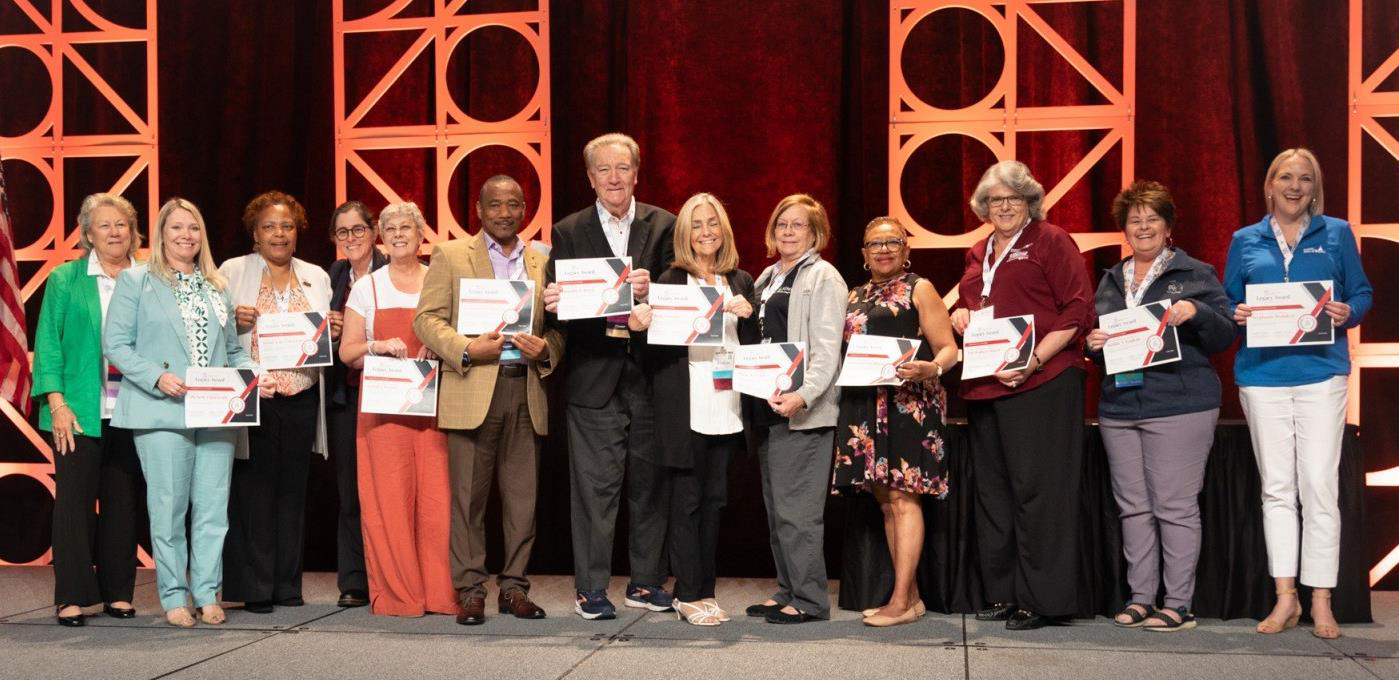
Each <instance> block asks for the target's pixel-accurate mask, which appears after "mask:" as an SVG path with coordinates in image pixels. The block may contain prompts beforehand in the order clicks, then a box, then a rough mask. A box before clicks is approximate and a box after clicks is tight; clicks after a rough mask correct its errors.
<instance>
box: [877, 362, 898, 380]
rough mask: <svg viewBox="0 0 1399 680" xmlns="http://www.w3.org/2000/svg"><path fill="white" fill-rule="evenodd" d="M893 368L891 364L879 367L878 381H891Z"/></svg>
mask: <svg viewBox="0 0 1399 680" xmlns="http://www.w3.org/2000/svg"><path fill="white" fill-rule="evenodd" d="M894 370H895V367H894V365H893V364H885V365H883V366H880V367H879V379H880V380H893V379H894Z"/></svg>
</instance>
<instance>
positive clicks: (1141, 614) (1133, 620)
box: [1112, 602, 1156, 628]
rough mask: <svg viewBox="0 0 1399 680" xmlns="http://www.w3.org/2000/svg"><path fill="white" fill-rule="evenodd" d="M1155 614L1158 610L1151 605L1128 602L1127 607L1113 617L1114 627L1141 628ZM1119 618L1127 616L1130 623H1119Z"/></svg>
mask: <svg viewBox="0 0 1399 680" xmlns="http://www.w3.org/2000/svg"><path fill="white" fill-rule="evenodd" d="M1137 607H1141V609H1137ZM1155 613H1156V608H1155V607H1153V606H1151V605H1149V604H1142V603H1140V602H1128V603H1127V606H1125V607H1123V608H1122V611H1120V612H1118V613H1117V615H1116V616H1113V617H1112V625H1114V626H1117V627H1119V628H1140V627H1141V625H1142V624H1143V623H1145V622H1146V620H1147V618H1148V617H1150V616H1151V615H1152V614H1155ZM1118 616H1126V617H1127V618H1128V622H1127V623H1123V622H1121V621H1118V620H1117V617H1118Z"/></svg>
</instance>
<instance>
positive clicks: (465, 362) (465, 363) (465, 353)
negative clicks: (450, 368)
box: [461, 350, 471, 370]
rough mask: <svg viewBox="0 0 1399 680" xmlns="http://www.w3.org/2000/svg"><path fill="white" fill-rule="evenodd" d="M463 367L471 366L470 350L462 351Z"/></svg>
mask: <svg viewBox="0 0 1399 680" xmlns="http://www.w3.org/2000/svg"><path fill="white" fill-rule="evenodd" d="M461 367H462V370H466V369H468V368H471V352H470V351H468V350H462V351H461Z"/></svg>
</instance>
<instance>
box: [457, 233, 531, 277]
mask: <svg viewBox="0 0 1399 680" xmlns="http://www.w3.org/2000/svg"><path fill="white" fill-rule="evenodd" d="M486 238H487V237H486V232H485V231H479V232H476V237H475V238H473V239H472V240H471V247H470V248H468V249H467V259H468V260H469V262H468V264H470V265H471V274H472V276H473V277H475V278H478V279H493V278H495V266H494V265H492V264H491V255H490V252H489V251H488V250H487V249H488V248H489V247H490V246H489V245H487V243H486ZM517 247H518V246H517Z"/></svg>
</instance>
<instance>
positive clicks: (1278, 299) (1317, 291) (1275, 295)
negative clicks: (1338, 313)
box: [1244, 281, 1336, 347]
mask: <svg viewBox="0 0 1399 680" xmlns="http://www.w3.org/2000/svg"><path fill="white" fill-rule="evenodd" d="M1330 301H1331V282H1330V281H1301V282H1297V283H1254V284H1249V285H1247V286H1245V287H1244V302H1246V303H1247V304H1248V306H1249V307H1250V308H1252V309H1253V315H1252V316H1250V317H1248V324H1247V325H1245V326H1244V329H1245V337H1246V342H1247V343H1248V346H1249V347H1293V346H1300V345H1329V344H1331V343H1333V342H1335V341H1336V329H1335V328H1334V326H1333V325H1332V323H1331V316H1330V315H1329V314H1327V313H1326V310H1325V309H1324V307H1325V305H1326V303H1328V302H1330Z"/></svg>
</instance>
